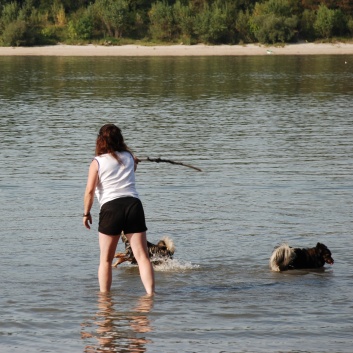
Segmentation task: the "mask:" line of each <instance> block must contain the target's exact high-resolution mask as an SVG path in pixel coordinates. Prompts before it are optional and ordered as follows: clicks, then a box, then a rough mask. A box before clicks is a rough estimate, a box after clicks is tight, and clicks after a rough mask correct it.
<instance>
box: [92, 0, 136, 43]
mask: <svg viewBox="0 0 353 353" xmlns="http://www.w3.org/2000/svg"><path fill="white" fill-rule="evenodd" d="M94 5H95V9H96V11H97V16H98V18H99V19H100V20H101V21H102V23H103V24H104V26H105V28H106V30H107V31H108V34H109V35H110V36H112V37H113V36H114V37H115V38H121V37H122V36H123V33H124V29H125V28H126V27H127V26H128V23H129V20H130V14H129V2H128V1H127V0H97V1H96V2H95V4H94Z"/></svg>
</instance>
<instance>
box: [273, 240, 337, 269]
mask: <svg viewBox="0 0 353 353" xmlns="http://www.w3.org/2000/svg"><path fill="white" fill-rule="evenodd" d="M325 263H327V264H330V265H333V263H334V260H333V258H332V257H331V251H330V250H329V249H328V248H327V246H326V245H324V244H322V243H317V244H316V247H315V248H305V249H300V248H292V247H290V246H288V245H287V244H282V245H280V246H278V247H277V248H275V250H274V251H273V253H272V256H271V258H270V268H271V270H272V271H276V272H280V271H287V270H293V269H301V268H320V267H323V266H324V265H325Z"/></svg>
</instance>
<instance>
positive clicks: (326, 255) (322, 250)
mask: <svg viewBox="0 0 353 353" xmlns="http://www.w3.org/2000/svg"><path fill="white" fill-rule="evenodd" d="M316 250H317V251H318V254H319V255H320V256H321V257H322V258H323V260H324V261H325V262H326V263H327V264H329V265H333V263H334V260H333V258H332V256H331V251H330V250H329V248H328V247H327V246H326V245H324V244H322V243H317V244H316Z"/></svg>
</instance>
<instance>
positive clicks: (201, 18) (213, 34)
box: [195, 3, 228, 44]
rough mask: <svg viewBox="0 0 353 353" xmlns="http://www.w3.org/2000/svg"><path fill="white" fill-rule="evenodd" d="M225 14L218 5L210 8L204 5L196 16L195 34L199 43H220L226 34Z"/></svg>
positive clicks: (214, 4)
mask: <svg viewBox="0 0 353 353" xmlns="http://www.w3.org/2000/svg"><path fill="white" fill-rule="evenodd" d="M227 19H228V17H227V12H226V11H225V8H224V7H221V6H220V5H219V4H218V3H213V5H212V7H209V6H208V5H205V6H204V8H203V10H202V11H201V12H200V13H198V14H197V15H196V19H195V33H196V34H197V35H198V38H199V40H200V41H201V42H204V43H213V44H216V43H220V42H222V39H224V38H225V37H226V36H227V34H228V26H227Z"/></svg>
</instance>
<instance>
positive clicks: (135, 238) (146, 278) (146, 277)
mask: <svg viewBox="0 0 353 353" xmlns="http://www.w3.org/2000/svg"><path fill="white" fill-rule="evenodd" d="M125 235H126V238H127V239H128V240H129V242H130V245H131V249H132V251H133V253H134V255H135V258H136V261H137V264H138V266H139V271H140V277H141V281H142V284H143V285H144V287H145V290H146V292H147V294H149V295H152V294H154V272H153V267H152V264H151V261H150V259H149V257H148V250H147V238H146V232H143V233H132V234H125Z"/></svg>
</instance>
